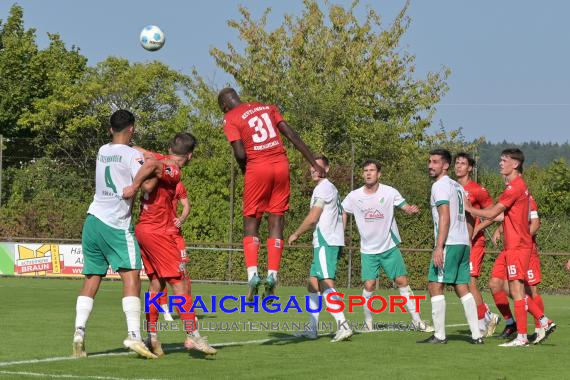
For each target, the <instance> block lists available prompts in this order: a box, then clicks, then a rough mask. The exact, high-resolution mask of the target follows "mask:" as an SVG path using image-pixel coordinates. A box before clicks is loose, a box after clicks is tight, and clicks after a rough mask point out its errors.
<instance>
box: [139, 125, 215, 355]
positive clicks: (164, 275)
mask: <svg viewBox="0 0 570 380" xmlns="http://www.w3.org/2000/svg"><path fill="white" fill-rule="evenodd" d="M195 145H196V140H195V138H194V136H192V135H191V134H189V133H178V134H176V136H175V137H174V138H173V139H172V141H171V143H170V149H169V151H170V154H169V155H168V156H163V155H160V154H156V153H153V154H154V156H155V158H156V159H157V161H155V165H154V166H153V167H152V166H151V169H150V170H144V169H143V171H139V174H137V176H136V177H135V179H134V180H133V185H132V186H131V187H132V188H133V189H135V190H136V189H138V188H139V187H140V186H141V184H142V182H143V180H145V179H147V178H150V181H153V182H154V188H153V189H152V190H151V191H148V190H147V192H146V193H144V194H143V196H142V199H141V214H140V218H139V223H138V224H137V226H136V228H135V235H136V236H137V240H138V239H140V241H139V244H140V246H141V253H142V258H143V263H144V266H145V270H146V273H147V275H148V278H149V282H150V283H149V293H150V294H149V296H150V299H152V298H155V297H156V294H157V293H159V292H162V291H164V289H165V287H166V284H167V283H168V284H170V285H171V287H172V291H173V293H174V294H175V295H178V296H181V297H182V298H183V299H184V304H183V309H184V311H185V312H180V313H179V315H180V319H181V320H182V321H183V322H184V328H185V330H186V334H187V336H186V341H185V342H184V346H185V347H186V348H188V349H196V350H199V351H202V352H204V353H206V354H215V353H216V350H215V349H214V348H213V347H211V346H210V345H209V344H208V341H207V339H206V338H205V337H201V336H200V334H199V333H198V331H197V330H196V326H195V315H194V312H193V311H189V310H190V309H191V307H192V295H191V294H190V279H189V277H188V272H187V270H186V262H185V260H184V258H183V257H182V255H181V251H180V249H179V248H178V247H177V243H176V237H175V235H176V232H174V231H173V229H174V228H175V227H174V225H173V215H174V210H173V207H172V203H173V200H174V196H175V193H176V187H177V185H178V183H179V182H180V169H181V168H182V167H183V166H184V165H186V164H187V163H188V162H189V160H190V159H191V157H192V152H193V150H194V147H195ZM146 154H147V155H148V152H146ZM145 157H146V156H145ZM145 187H146V188H147V189H148V186H145ZM173 227H174V228H173ZM179 311H180V310H179ZM158 314H159V312H158V309H157V308H156V306H154V304H152V303H151V304H150V305H149V313H147V316H146V318H147V327H148V331H149V337H148V339H147V345H148V347H149V349H150V350H151V351H152V352H153V353H154V354H155V355H156V356H162V355H163V354H164V352H163V351H162V347H161V344H160V341H159V340H158V337H157V334H156V325H157V321H158Z"/></svg>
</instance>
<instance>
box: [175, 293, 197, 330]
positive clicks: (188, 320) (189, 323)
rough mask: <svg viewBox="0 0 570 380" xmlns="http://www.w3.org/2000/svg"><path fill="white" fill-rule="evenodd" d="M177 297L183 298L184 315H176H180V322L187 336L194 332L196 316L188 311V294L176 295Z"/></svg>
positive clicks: (190, 297) (189, 296) (190, 304)
mask: <svg viewBox="0 0 570 380" xmlns="http://www.w3.org/2000/svg"><path fill="white" fill-rule="evenodd" d="M177 296H180V297H184V306H183V308H184V310H186V313H180V312H179V313H178V314H179V315H180V320H181V321H182V324H183V326H184V330H186V333H187V334H190V333H192V332H194V330H196V326H195V324H196V319H195V318H196V314H195V313H194V312H193V311H189V310H190V309H191V308H192V296H191V295H188V294H177Z"/></svg>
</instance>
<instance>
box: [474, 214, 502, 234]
mask: <svg viewBox="0 0 570 380" xmlns="http://www.w3.org/2000/svg"><path fill="white" fill-rule="evenodd" d="M501 215H503V214H501ZM495 221H496V220H495V219H484V220H481V223H479V224H478V225H476V226H475V227H474V228H473V234H472V235H471V239H473V238H475V237H476V236H477V235H478V234H479V232H481V231H483V230H485V228H487V227H489V226H490V225H491V224H493V223H495Z"/></svg>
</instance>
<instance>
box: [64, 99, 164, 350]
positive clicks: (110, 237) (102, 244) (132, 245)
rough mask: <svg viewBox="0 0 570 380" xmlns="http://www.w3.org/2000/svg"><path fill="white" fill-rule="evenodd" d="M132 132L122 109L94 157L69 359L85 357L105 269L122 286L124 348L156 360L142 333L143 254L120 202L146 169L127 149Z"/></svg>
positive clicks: (127, 203)
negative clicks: (93, 180) (81, 278)
mask: <svg viewBox="0 0 570 380" xmlns="http://www.w3.org/2000/svg"><path fill="white" fill-rule="evenodd" d="M134 129H135V117H134V115H133V114H132V113H131V112H129V111H126V110H118V111H116V112H114V113H113V115H112V116H111V133H112V134H113V141H112V143H110V144H106V145H103V146H102V147H101V148H100V149H99V152H98V154H97V164H96V175H95V177H96V185H95V197H94V199H93V202H92V203H91V205H90V206H89V210H88V215H87V219H86V220H85V223H84V225H83V234H82V250H83V274H84V275H85V280H84V283H83V287H82V288H81V291H80V295H79V297H77V303H76V316H75V334H74V336H73V355H74V356H75V357H83V356H86V355H87V354H86V352H85V327H86V325H87V320H88V319H89V315H90V314H91V310H92V309H93V302H94V298H95V295H96V294H97V291H98V290H99V286H100V284H101V280H102V278H103V277H105V276H106V274H107V270H108V268H109V265H110V266H112V268H113V269H114V270H116V271H118V272H119V275H120V276H121V280H122V281H123V299H122V304H123V312H124V313H125V319H126V321H127V338H126V339H125V340H124V341H123V344H124V346H125V347H127V348H129V349H131V350H133V351H135V352H137V353H138V354H140V355H142V356H144V357H146V358H152V359H156V358H157V357H156V355H154V354H153V353H152V352H150V351H149V349H148V348H147V347H146V346H145V345H144V343H143V342H142V338H141V332H140V318H141V300H140V290H141V289H140V288H141V282H140V269H141V254H140V249H139V246H138V244H137V241H136V239H135V236H134V233H133V229H132V226H131V209H132V198H131V199H123V189H124V188H126V187H128V186H130V185H131V184H132V182H133V180H134V178H135V176H136V174H137V173H138V171H139V169H140V168H141V166H142V165H143V164H144V160H143V155H142V154H141V153H139V152H138V151H136V150H135V149H133V148H131V147H129V146H128V144H129V143H130V141H131V139H132V136H133V133H134Z"/></svg>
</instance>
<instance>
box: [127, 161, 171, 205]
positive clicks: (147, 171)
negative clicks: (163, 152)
mask: <svg viewBox="0 0 570 380" xmlns="http://www.w3.org/2000/svg"><path fill="white" fill-rule="evenodd" d="M162 164H163V163H162V161H157V160H155V159H148V160H146V161H145V162H144V164H143V166H141V168H140V169H139V171H138V173H137V175H136V176H135V178H134V179H133V183H132V184H131V185H130V186H127V187H125V188H124V189H123V198H125V199H129V198H132V197H134V196H135V194H136V193H137V191H138V190H139V189H140V188H141V186H142V184H143V182H144V181H145V180H146V179H149V178H151V177H160V175H161V173H162Z"/></svg>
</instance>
